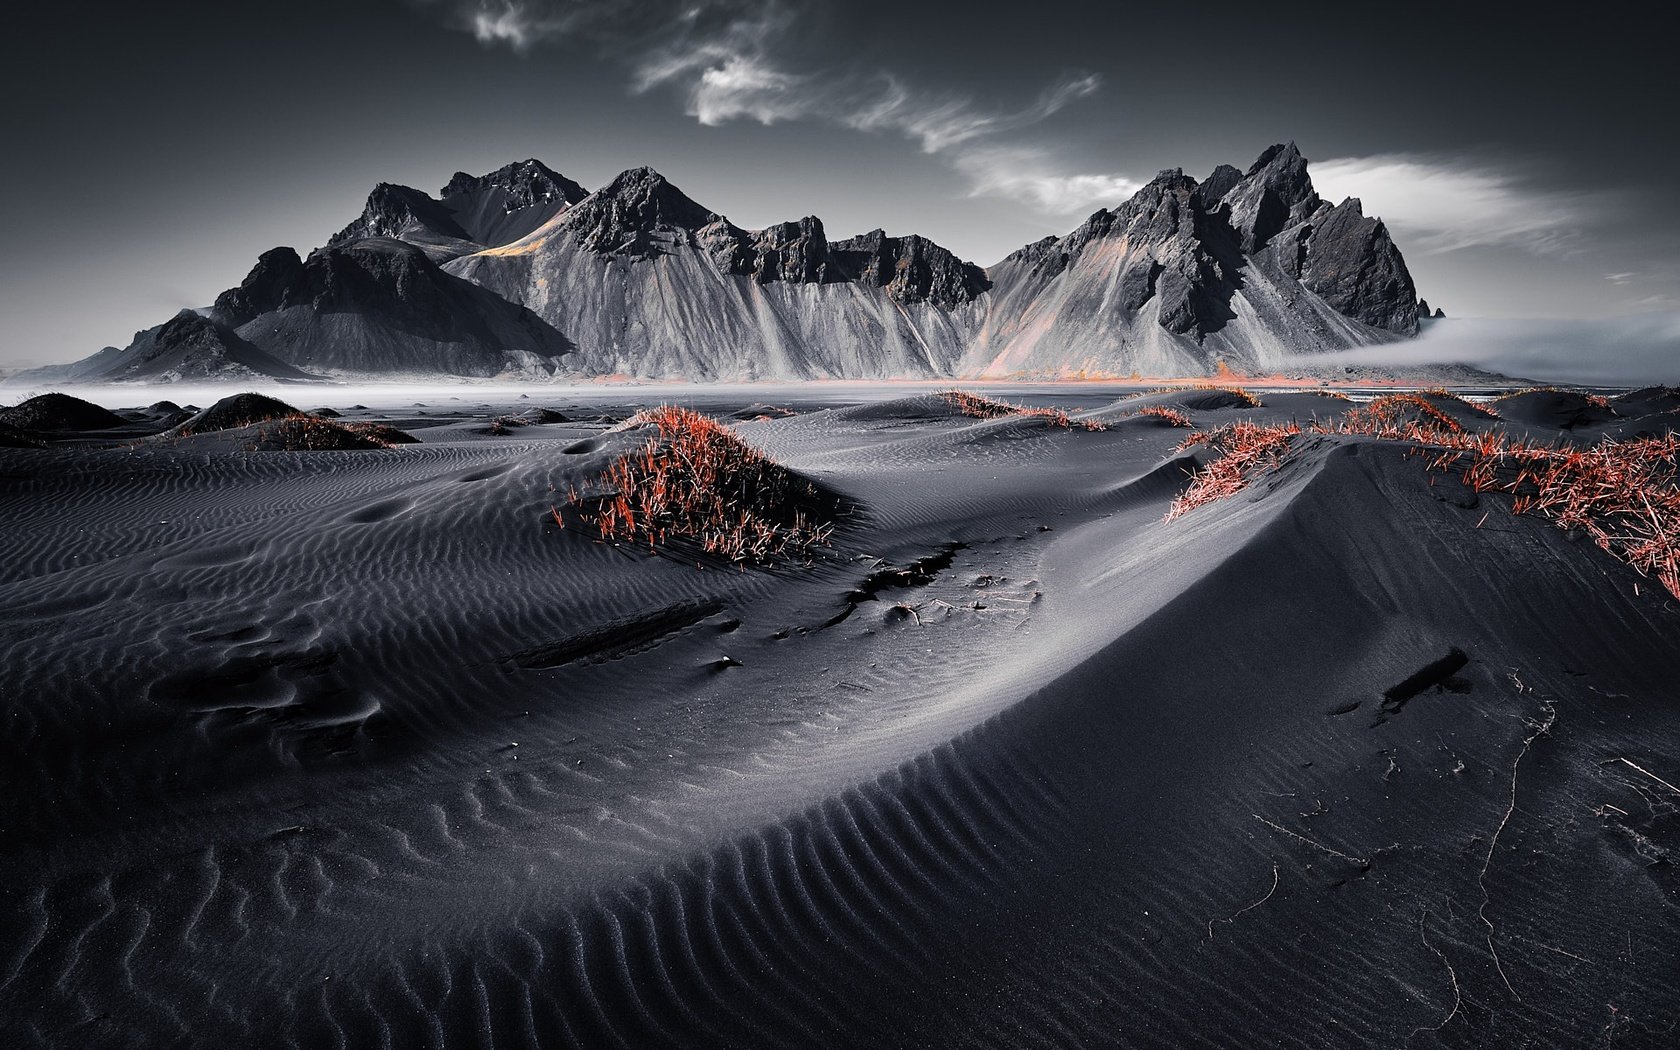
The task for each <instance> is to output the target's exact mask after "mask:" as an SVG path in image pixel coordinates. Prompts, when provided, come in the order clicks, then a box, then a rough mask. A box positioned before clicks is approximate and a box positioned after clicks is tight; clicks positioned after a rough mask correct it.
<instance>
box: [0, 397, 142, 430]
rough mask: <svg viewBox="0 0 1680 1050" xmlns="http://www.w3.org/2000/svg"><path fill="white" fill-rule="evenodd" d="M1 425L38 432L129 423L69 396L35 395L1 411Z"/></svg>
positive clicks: (101, 428)
mask: <svg viewBox="0 0 1680 1050" xmlns="http://www.w3.org/2000/svg"><path fill="white" fill-rule="evenodd" d="M0 423H5V424H8V425H9V426H12V427H16V428H17V429H19V430H34V431H40V432H55V431H75V430H110V429H111V428H113V427H121V426H127V425H128V421H127V420H125V419H123V418H122V417H121V416H119V415H117V414H116V413H115V412H111V411H109V410H107V409H104V408H100V407H99V406H98V405H96V404H94V403H93V402H91V401H83V400H82V399H81V398H79V397H71V396H70V395H69V394H58V393H52V394H38V395H36V396H35V397H32V398H30V399H29V400H27V401H24V402H21V403H19V404H16V405H13V406H12V407H11V408H0Z"/></svg>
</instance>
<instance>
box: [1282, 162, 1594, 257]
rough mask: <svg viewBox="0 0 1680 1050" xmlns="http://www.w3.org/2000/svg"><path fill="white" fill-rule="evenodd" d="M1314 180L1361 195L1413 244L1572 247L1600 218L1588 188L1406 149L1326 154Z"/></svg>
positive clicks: (1338, 192) (1432, 247) (1325, 191)
mask: <svg viewBox="0 0 1680 1050" xmlns="http://www.w3.org/2000/svg"><path fill="white" fill-rule="evenodd" d="M1312 179H1313V185H1314V186H1316V187H1317V188H1318V191H1319V193H1320V194H1321V195H1323V196H1324V197H1326V198H1329V199H1331V200H1341V199H1342V198H1344V197H1358V198H1360V199H1361V200H1362V201H1363V202H1364V204H1365V213H1366V214H1367V215H1380V216H1382V217H1383V219H1384V220H1385V221H1386V222H1387V223H1388V224H1389V225H1390V226H1392V227H1393V228H1394V229H1395V231H1396V232H1397V233H1399V234H1401V235H1403V236H1404V238H1405V241H1406V249H1407V251H1419V252H1434V253H1438V252H1450V251H1457V250H1459V249H1463V248H1472V247H1479V246H1488V245H1494V246H1502V247H1515V248H1522V249H1526V250H1528V251H1532V252H1537V253H1541V254H1551V255H1561V254H1569V253H1570V252H1571V251H1573V250H1574V249H1575V248H1576V246H1577V243H1578V241H1579V234H1580V232H1581V230H1582V229H1583V227H1585V226H1586V225H1587V224H1588V223H1589V222H1590V221H1591V219H1592V217H1593V204H1592V203H1591V202H1590V201H1589V200H1588V199H1587V198H1585V197H1584V196H1582V195H1579V194H1571V193H1562V192H1558V191H1554V190H1547V189H1542V188H1539V187H1535V186H1532V185H1530V184H1528V183H1527V182H1526V181H1525V180H1523V179H1521V178H1519V177H1518V176H1515V175H1513V174H1511V173H1510V172H1507V171H1501V170H1498V169H1495V168H1491V167H1487V166H1483V165H1479V164H1475V163H1466V162H1459V161H1452V160H1443V159H1439V158H1431V157H1423V156H1415V155H1411V154H1404V153H1387V154H1379V155H1376V156H1370V157H1338V158H1335V159H1332V160H1326V161H1319V162H1316V163H1314V164H1313V166H1312Z"/></svg>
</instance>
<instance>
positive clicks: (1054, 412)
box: [938, 390, 1108, 430]
mask: <svg viewBox="0 0 1680 1050" xmlns="http://www.w3.org/2000/svg"><path fill="white" fill-rule="evenodd" d="M938 397H939V398H940V399H941V400H943V401H944V402H945V403H946V404H948V405H950V406H951V407H952V408H954V409H956V410H957V411H958V412H960V413H962V414H963V415H965V416H971V417H973V418H974V419H1001V418H1002V417H1004V416H1030V417H1032V418H1034V419H1042V420H1044V421H1045V422H1046V423H1048V424H1050V425H1051V426H1053V427H1074V426H1078V427H1079V428H1081V429H1082V430H1107V429H1108V427H1107V426H1105V425H1104V424H1102V423H1098V422H1096V421H1095V420H1088V419H1082V420H1078V421H1075V420H1073V419H1071V418H1070V417H1069V416H1068V414H1067V413H1066V412H1064V411H1062V410H1061V409H1059V408H1031V407H1029V406H1027V405H1012V404H1010V403H1009V402H1007V401H999V400H998V399H997V398H993V397H985V396H982V395H980V394H971V393H969V392H968V391H966V390H941V391H939V393H938Z"/></svg>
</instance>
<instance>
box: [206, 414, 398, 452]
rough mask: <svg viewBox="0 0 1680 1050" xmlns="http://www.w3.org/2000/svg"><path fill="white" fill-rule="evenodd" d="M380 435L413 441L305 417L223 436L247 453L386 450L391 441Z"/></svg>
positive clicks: (372, 427)
mask: <svg viewBox="0 0 1680 1050" xmlns="http://www.w3.org/2000/svg"><path fill="white" fill-rule="evenodd" d="M382 432H389V433H391V434H394V435H399V437H398V440H403V441H413V440H414V438H412V437H410V436H409V435H407V434H404V433H403V432H402V431H400V430H396V429H394V428H392V427H381V426H379V425H378V424H372V423H367V424H361V425H359V426H357V425H350V426H346V425H344V424H341V423H335V422H333V421H331V420H328V419H317V418H316V417H314V416H306V415H296V416H288V417H286V418H284V419H271V420H265V421H264V422H261V423H254V424H252V425H251V426H249V427H241V428H239V429H238V430H236V431H230V432H228V433H227V434H226V435H225V436H227V437H229V438H238V439H239V440H240V441H241V446H242V447H243V448H244V449H245V450H246V451H250V452H353V451H360V450H367V449H381V448H390V447H391V444H392V442H390V441H387V440H385V439H383V438H382V437H381V436H380V434H381V433H382Z"/></svg>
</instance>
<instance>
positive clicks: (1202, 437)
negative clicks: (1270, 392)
mask: <svg viewBox="0 0 1680 1050" xmlns="http://www.w3.org/2000/svg"><path fill="white" fill-rule="evenodd" d="M1300 432H1301V428H1300V427H1299V426H1297V425H1296V424H1294V423H1288V424H1273V425H1270V426H1262V425H1260V424H1257V423H1250V422H1247V421H1246V420H1244V421H1242V422H1237V423H1228V424H1226V425H1225V426H1222V427H1220V428H1219V429H1217V430H1208V431H1198V432H1196V433H1194V434H1191V435H1190V436H1189V437H1187V438H1185V439H1184V441H1183V443H1182V444H1180V445H1179V446H1178V447H1179V450H1180V451H1184V450H1186V449H1190V448H1193V447H1195V446H1196V445H1206V446H1207V447H1208V448H1209V450H1211V451H1212V452H1214V453H1215V454H1217V455H1218V456H1219V458H1218V459H1215V460H1214V461H1213V462H1211V463H1209V464H1208V465H1207V466H1205V467H1203V468H1202V469H1201V470H1198V471H1197V472H1196V473H1195V475H1194V477H1192V478H1191V480H1190V487H1189V488H1187V489H1185V490H1184V492H1183V494H1182V495H1180V496H1179V497H1178V498H1177V499H1175V500H1173V504H1172V508H1171V509H1170V510H1168V511H1167V520H1168V521H1171V520H1173V519H1174V518H1176V517H1178V516H1180V515H1182V514H1185V513H1188V512H1189V511H1192V510H1195V509H1196V508H1197V507H1200V506H1201V505H1203V504H1204V503H1212V502H1213V501H1214V500H1221V499H1224V498H1225V497H1227V496H1234V495H1236V494H1237V493H1238V492H1241V491H1242V490H1243V489H1244V488H1245V487H1247V485H1248V483H1249V481H1250V480H1251V479H1252V478H1254V477H1255V476H1256V475H1258V474H1262V473H1264V472H1265V471H1268V470H1273V469H1275V468H1277V467H1278V466H1280V465H1282V463H1283V459H1284V456H1285V455H1287V454H1288V452H1289V442H1290V440H1291V439H1292V438H1294V436H1295V435H1296V434H1299V433H1300Z"/></svg>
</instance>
